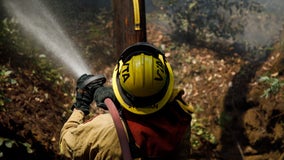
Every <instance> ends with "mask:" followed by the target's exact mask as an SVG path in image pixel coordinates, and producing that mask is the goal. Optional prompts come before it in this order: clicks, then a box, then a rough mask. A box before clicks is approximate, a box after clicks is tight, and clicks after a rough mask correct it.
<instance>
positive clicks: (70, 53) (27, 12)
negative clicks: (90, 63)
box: [3, 0, 91, 77]
mask: <svg viewBox="0 0 284 160" xmlns="http://www.w3.org/2000/svg"><path fill="white" fill-rule="evenodd" d="M3 4H4V7H5V8H6V10H7V11H8V12H9V13H10V14H11V15H12V16H13V17H15V19H16V20H17V22H18V23H19V24H20V25H21V26H22V27H23V28H24V30H25V31H26V32H27V33H28V34H29V35H31V36H32V37H33V38H34V39H35V40H36V41H38V43H39V44H41V45H42V46H43V47H44V48H45V49H46V50H47V51H49V52H50V53H51V54H53V55H54V56H55V57H56V58H57V59H58V60H60V62H62V63H63V64H64V65H65V66H66V67H67V68H68V69H69V70H70V71H71V72H72V74H73V75H74V76H75V77H79V76H81V75H82V74H84V73H91V72H90V70H89V68H88V67H87V65H86V63H85V62H84V61H83V59H82V57H81V56H80V54H79V51H78V50H77V49H76V48H75V46H74V44H73V43H72V42H71V40H70V39H69V37H68V36H67V34H66V33H64V31H63V29H62V28H61V26H60V25H59V23H58V22H57V21H56V19H55V18H54V16H53V15H52V14H51V13H50V12H49V10H48V9H47V8H46V7H45V6H44V5H43V4H42V3H41V2H40V1H39V0H25V1H20V0H3Z"/></svg>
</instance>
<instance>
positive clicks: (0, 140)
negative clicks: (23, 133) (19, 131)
mask: <svg viewBox="0 0 284 160" xmlns="http://www.w3.org/2000/svg"><path fill="white" fill-rule="evenodd" d="M2 147H5V148H7V149H11V150H12V149H13V147H24V148H26V151H27V153H29V154H32V153H33V152H34V150H33V149H32V147H31V144H29V143H27V142H20V141H16V140H13V139H9V138H4V137H0V148H2ZM4 155H5V153H3V152H2V151H1V150H0V158H1V157H3V156H4Z"/></svg>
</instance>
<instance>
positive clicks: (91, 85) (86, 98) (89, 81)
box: [72, 74, 106, 115]
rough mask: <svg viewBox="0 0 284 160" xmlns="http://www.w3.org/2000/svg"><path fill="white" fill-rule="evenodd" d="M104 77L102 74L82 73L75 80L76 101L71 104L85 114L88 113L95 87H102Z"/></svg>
mask: <svg viewBox="0 0 284 160" xmlns="http://www.w3.org/2000/svg"><path fill="white" fill-rule="evenodd" d="M105 81H106V79H105V77H104V76H103V75H96V76H94V75H87V74H83V75H82V76H81V77H79V79H78V80H77V87H76V102H75V103H74V104H73V106H72V110H73V109H74V108H76V109H79V110H81V111H83V112H84V114H85V115H88V114H89V112H90V111H89V109H90V104H91V103H92V101H93V95H94V93H95V91H96V89H97V88H99V87H102V86H103V84H104V83H105Z"/></svg>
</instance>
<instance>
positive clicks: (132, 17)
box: [113, 0, 147, 57]
mask: <svg viewBox="0 0 284 160" xmlns="http://www.w3.org/2000/svg"><path fill="white" fill-rule="evenodd" d="M113 11H114V47H115V55H116V56H117V57H119V56H120V54H121V53H122V51H123V50H124V49H125V48H126V47H128V46H129V45H132V44H134V43H136V42H146V41H147V37H146V17H145V2H144V0H113Z"/></svg>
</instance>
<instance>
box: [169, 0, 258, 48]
mask: <svg viewBox="0 0 284 160" xmlns="http://www.w3.org/2000/svg"><path fill="white" fill-rule="evenodd" d="M168 8H169V14H168V15H169V17H170V18H171V21H172V23H171V25H172V26H173V29H174V32H175V33H174V36H175V37H176V38H180V37H182V38H183V39H185V40H186V41H189V42H191V43H195V44H197V45H206V44H207V45H214V44H215V43H216V40H220V41H221V40H222V41H227V42H229V41H232V40H235V36H236V35H238V34H242V33H243V32H244V27H245V25H246V19H245V18H246V17H247V16H248V15H249V14H251V13H252V12H255V13H258V12H262V11H263V6H261V5H260V4H259V3H257V2H254V1H237V0H233V1H228V0H218V1H211V0H187V1H181V0H171V1H170V3H169V5H168ZM222 45H225V44H222Z"/></svg>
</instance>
